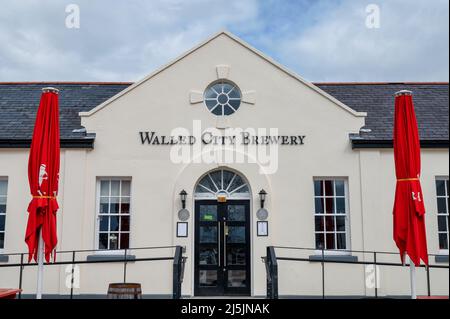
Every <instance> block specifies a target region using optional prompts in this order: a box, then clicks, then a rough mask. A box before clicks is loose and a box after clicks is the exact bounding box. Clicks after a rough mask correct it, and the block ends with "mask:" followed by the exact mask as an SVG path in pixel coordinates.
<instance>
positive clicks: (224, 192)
mask: <svg viewBox="0 0 450 319" xmlns="http://www.w3.org/2000/svg"><path fill="white" fill-rule="evenodd" d="M219 196H225V197H226V198H227V199H233V198H250V188H249V186H248V183H247V182H246V181H245V179H244V178H243V177H241V176H240V175H239V174H237V173H234V172H232V171H229V170H225V169H220V170H215V171H212V172H210V173H208V174H206V175H205V176H204V177H203V178H202V179H201V180H200V181H199V182H198V184H197V186H196V188H195V197H196V198H211V199H217V198H218V197H219Z"/></svg>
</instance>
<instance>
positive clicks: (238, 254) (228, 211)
mask: <svg viewBox="0 0 450 319" xmlns="http://www.w3.org/2000/svg"><path fill="white" fill-rule="evenodd" d="M194 197H195V258H194V259H195V261H194V262H195V266H194V268H195V269H194V272H195V279H194V280H195V281H194V293H195V295H197V296H211V295H250V287H251V282H250V279H251V275H250V261H251V259H250V225H251V224H250V198H251V192H250V186H249V184H248V182H247V181H246V179H245V178H244V177H243V176H241V175H240V174H238V173H236V172H233V171H231V170H228V169H217V170H214V171H211V172H209V173H207V174H205V175H204V176H203V177H202V178H200V180H199V182H198V183H197V185H196V187H195V195H194Z"/></svg>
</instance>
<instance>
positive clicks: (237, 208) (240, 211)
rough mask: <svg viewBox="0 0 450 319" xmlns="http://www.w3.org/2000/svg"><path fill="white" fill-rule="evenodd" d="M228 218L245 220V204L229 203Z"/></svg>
mask: <svg viewBox="0 0 450 319" xmlns="http://www.w3.org/2000/svg"><path fill="white" fill-rule="evenodd" d="M228 220H231V221H245V206H244V205H228Z"/></svg>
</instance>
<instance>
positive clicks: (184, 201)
mask: <svg viewBox="0 0 450 319" xmlns="http://www.w3.org/2000/svg"><path fill="white" fill-rule="evenodd" d="M186 197H187V192H186V191H185V190H184V189H183V190H182V191H181V192H180V198H181V206H182V207H183V209H185V208H186Z"/></svg>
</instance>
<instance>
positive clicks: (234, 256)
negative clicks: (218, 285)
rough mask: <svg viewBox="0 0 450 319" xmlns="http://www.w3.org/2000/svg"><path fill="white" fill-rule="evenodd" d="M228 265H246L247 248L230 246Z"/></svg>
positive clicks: (228, 248) (228, 249)
mask: <svg viewBox="0 0 450 319" xmlns="http://www.w3.org/2000/svg"><path fill="white" fill-rule="evenodd" d="M227 265H228V266H230V265H245V248H242V247H230V246H228V247H227Z"/></svg>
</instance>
